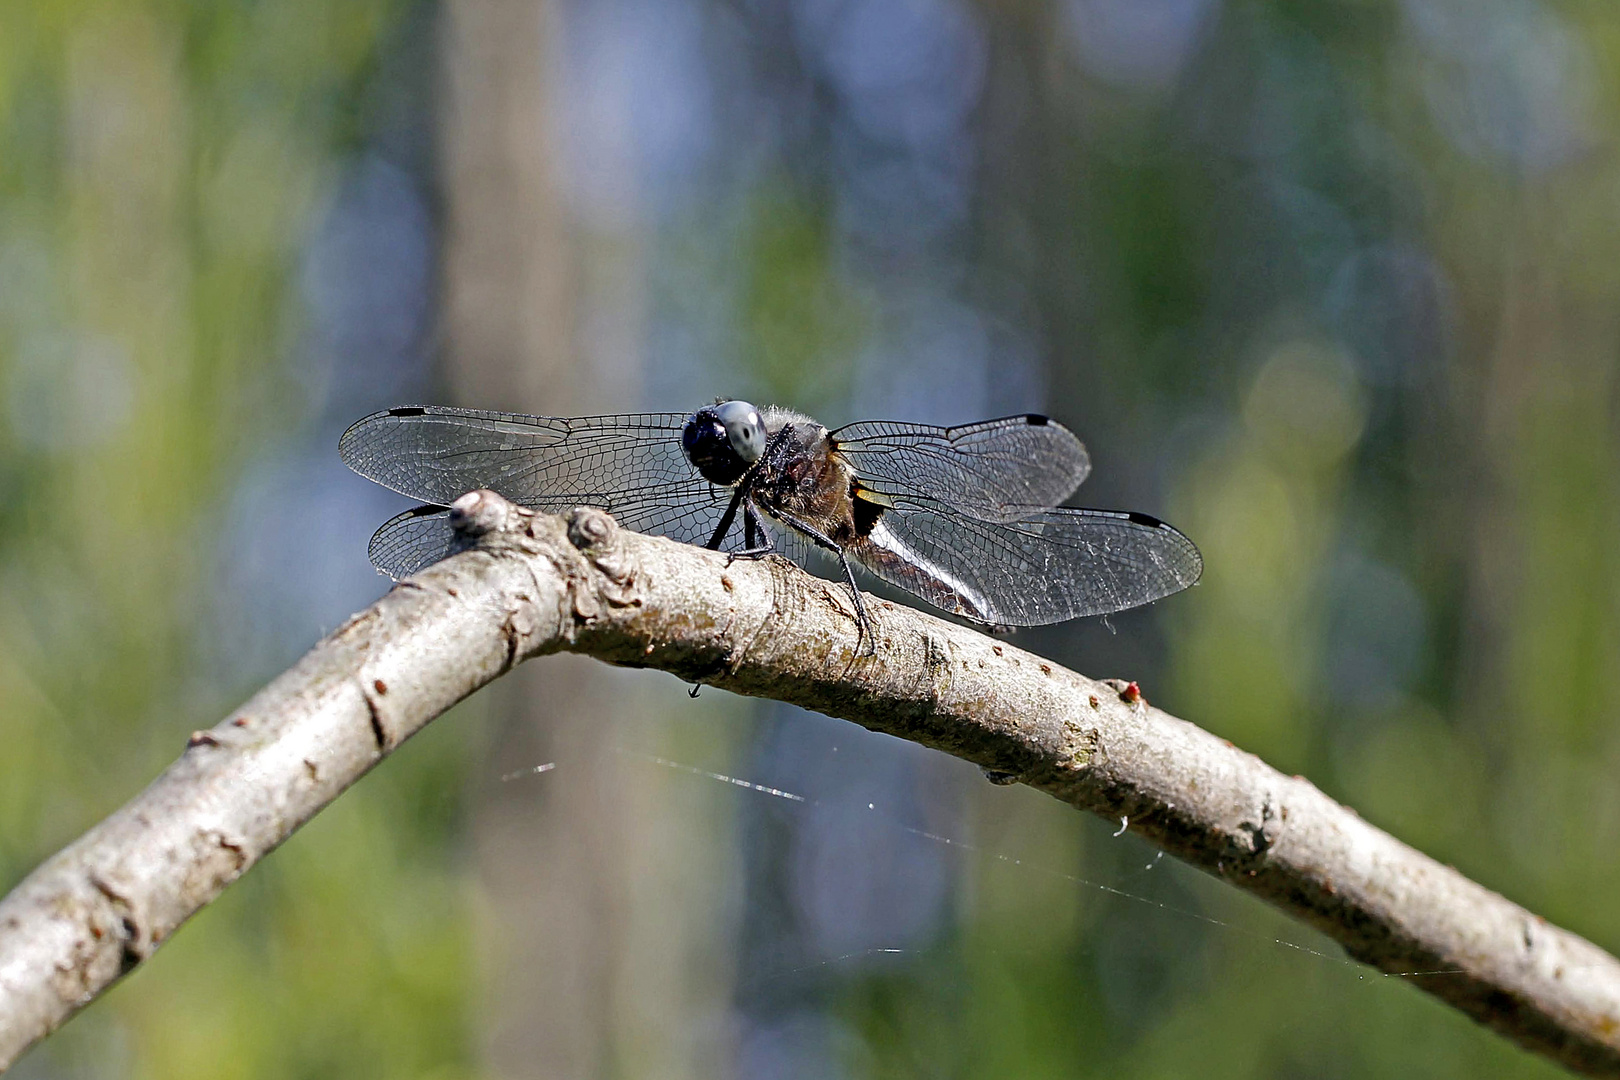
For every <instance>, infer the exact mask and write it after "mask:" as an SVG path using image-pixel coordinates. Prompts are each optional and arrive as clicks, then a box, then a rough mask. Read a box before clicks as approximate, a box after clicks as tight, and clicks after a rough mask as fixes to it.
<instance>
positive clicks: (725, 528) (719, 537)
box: [703, 484, 743, 551]
mask: <svg viewBox="0 0 1620 1080" xmlns="http://www.w3.org/2000/svg"><path fill="white" fill-rule="evenodd" d="M742 500H743V489H742V485H741V484H739V485H737V490H736V491H735V492H733V493H732V496H731V503H730V504H729V505H728V506H727V507H726V512H725V513H724V514H721V515H720V524H719V525H717V526H715V530H714V535H713V536H711V537H709V542H708V543H707V544H705V545H703V546H704V547H707V548H709V549H711V550H713V551H718V550H720V545H721V544H722V543H723V542H724V541H725V539H726V533H728V532H730V531H731V523H732V522H734V521H736V520H737V507H739V506H741V505H742Z"/></svg>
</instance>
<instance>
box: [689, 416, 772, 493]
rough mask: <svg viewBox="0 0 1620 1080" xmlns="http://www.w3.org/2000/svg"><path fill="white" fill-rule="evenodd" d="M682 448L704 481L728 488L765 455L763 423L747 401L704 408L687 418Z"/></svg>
mask: <svg viewBox="0 0 1620 1080" xmlns="http://www.w3.org/2000/svg"><path fill="white" fill-rule="evenodd" d="M681 449H683V450H685V451H686V459H687V460H688V461H690V462H691V463H692V464H693V465H694V466H696V468H697V471H698V472H700V473H702V474H703V478H704V479H705V480H708V481H710V482H711V483H715V484H721V485H724V486H726V487H730V486H731V485H732V484H735V483H736V482H737V481H739V480H741V479H742V476H743V473H745V472H747V471H748V466H750V465H752V464H753V463H754V462H756V461H758V460H759V456H760V455H761V454H763V453H764V452H765V422H764V421H763V420H761V419H760V416H759V410H758V409H756V408H754V407H753V406H752V405H750V404H748V402H746V401H722V402H719V403H718V404H715V405H705V406H704V407H703V408H701V409H699V410H698V411H697V412H695V413H693V414H692V415H691V416H688V417H687V418H686V425H685V426H684V427H683V428H682V429H681Z"/></svg>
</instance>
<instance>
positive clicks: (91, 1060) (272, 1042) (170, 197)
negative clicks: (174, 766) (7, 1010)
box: [0, 0, 474, 1078]
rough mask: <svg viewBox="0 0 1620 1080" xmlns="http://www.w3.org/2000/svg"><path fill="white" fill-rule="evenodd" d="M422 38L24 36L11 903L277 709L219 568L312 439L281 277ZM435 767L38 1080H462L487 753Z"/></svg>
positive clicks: (224, 25)
mask: <svg viewBox="0 0 1620 1080" xmlns="http://www.w3.org/2000/svg"><path fill="white" fill-rule="evenodd" d="M408 12H409V8H408V6H407V5H404V4H401V3H397V2H392V0H358V2H354V3H343V4H326V3H303V2H293V3H282V2H278V3H247V2H242V3H236V2H223V3H208V4H176V3H168V2H164V0H152V2H146V0H125V2H118V3H73V2H63V3H42V4H7V5H5V6H4V8H3V10H0V404H3V405H4V415H3V419H0V747H3V748H4V749H3V751H0V881H3V882H5V883H7V884H8V885H9V884H10V883H13V882H15V881H17V880H18V879H20V878H21V877H22V875H23V874H24V873H25V872H27V871H28V870H29V869H30V868H31V867H32V866H33V865H34V864H35V863H36V862H37V861H38V860H40V859H41V858H43V857H44V856H45V855H47V854H48V853H49V852H50V851H52V850H53V849H55V848H56V847H58V846H60V845H61V844H63V843H65V842H67V841H68V840H70V839H72V837H73V836H74V835H75V834H76V833H78V832H80V831H81V830H83V829H85V828H86V827H88V826H89V825H91V824H92V823H93V822H94V821H95V820H97V819H98V818H99V817H101V816H102V815H104V814H106V813H108V812H110V811H111V810H112V809H114V808H115V807H116V806H117V805H118V804H119V803H121V802H122V801H124V800H125V799H126V798H128V797H129V796H130V795H131V794H132V793H133V792H135V791H136V790H138V789H139V788H140V787H141V786H142V785H143V784H144V783H146V782H147V781H148V780H149V779H150V778H151V777H152V776H153V775H155V774H156V773H157V772H158V771H159V770H160V769H161V768H162V767H163V766H164V765H166V764H167V763H168V762H169V761H170V760H172V759H173V758H174V757H175V755H176V754H177V752H178V751H179V750H180V749H181V748H182V747H183V745H184V741H185V736H186V732H187V731H188V730H190V729H192V728H195V727H201V726H207V725H209V724H212V723H213V722H215V721H216V720H217V719H218V718H219V717H220V716H222V715H223V714H224V712H225V710H227V709H229V708H230V707H232V706H233V705H234V704H235V703H236V702H237V701H239V700H241V698H242V697H243V696H245V695H246V693H248V692H250V691H251V690H252V689H254V688H255V687H254V685H252V684H247V685H239V684H233V678H232V677H231V676H226V677H225V678H223V679H221V678H219V677H218V676H217V674H213V673H211V672H210V671H209V670H206V669H200V668H199V659H198V658H199V650H198V637H199V634H201V633H202V630H201V627H202V626H204V625H206V624H207V618H208V614H209V607H208V596H207V592H208V589H209V588H210V583H211V571H210V567H211V566H212V565H213V559H212V557H211V556H210V555H209V554H208V553H209V552H210V551H212V550H213V544H214V543H215V541H216V539H217V536H218V534H219V531H220V523H219V520H218V519H219V515H220V508H221V506H222V505H224V503H225V498H226V496H227V495H228V494H229V492H230V489H231V486H232V484H233V483H234V482H235V480H236V477H237V472H238V469H239V467H240V465H241V462H242V461H243V459H244V458H245V457H246V455H247V454H248V453H249V452H250V451H251V450H252V448H253V447H254V446H255V445H256V444H257V443H259V442H261V441H263V440H264V439H267V438H269V437H271V436H273V435H275V434H277V425H282V426H285V425H287V424H289V423H290V424H297V423H298V422H299V421H300V416H301V414H300V411H299V408H298V405H299V399H298V396H297V394H296V392H295V390H294V388H293V387H292V386H291V385H290V383H289V380H288V376H287V374H286V373H285V372H284V371H283V366H284V365H283V359H284V355H285V353H286V350H287V349H288V347H289V344H290V342H291V341H292V340H293V338H292V335H291V333H290V331H291V330H292V329H295V327H294V326H290V325H289V317H290V315H289V313H294V314H295V313H296V311H297V307H296V305H294V304H292V303H291V302H290V298H289V291H290V288H291V284H290V283H291V276H292V273H293V269H294V265H295V263H296V260H297V257H298V255H299V253H300V249H301V246H302V245H303V244H304V243H305V240H306V237H307V236H308V234H309V231H310V229H311V226H312V218H313V216H314V215H315V214H316V212H317V211H318V209H319V207H320V205H321V202H322V200H323V198H324V197H325V195H326V193H327V192H328V190H329V188H330V186H331V184H332V182H333V180H334V176H335V173H336V171H337V169H338V168H339V167H340V165H341V163H342V161H343V158H344V155H345V154H346V153H349V152H352V150H353V149H354V148H355V146H356V145H357V143H358V141H359V140H360V139H361V137H362V134H363V131H364V129H365V127H366V125H367V123H368V117H367V112H366V110H367V106H368V97H367V86H368V83H369V80H370V79H371V78H372V75H373V73H374V71H375V70H376V69H377V67H378V65H379V63H380V57H381V56H383V55H384V54H386V52H387V51H388V50H390V49H392V48H397V42H398V37H399V34H400V30H401V26H402V25H403V23H404V21H405V16H406V15H407V14H408ZM272 406H275V407H272ZM244 617H247V618H251V615H250V614H248V613H244ZM264 674H268V673H256V674H255V675H253V676H252V677H253V678H254V679H258V678H260V677H262V676H263V675H264ZM460 738H461V739H464V738H465V732H463V733H461V735H460ZM422 742H423V745H422V746H421V747H420V748H419V749H418V748H416V747H413V748H411V749H409V750H407V751H405V752H404V753H403V754H402V755H400V760H398V761H397V762H395V763H394V767H391V768H390V769H388V770H387V771H386V773H385V774H384V775H381V776H378V777H376V778H375V780H374V781H372V782H368V783H366V784H365V785H362V787H361V788H360V789H358V790H357V791H355V792H354V793H353V795H352V796H350V797H346V798H344V799H343V800H341V804H340V805H339V806H336V807H334V808H333V811H332V812H331V813H329V814H326V815H323V816H322V817H321V819H320V820H319V821H318V822H316V823H315V824H313V825H312V826H311V827H310V828H309V829H307V830H305V831H304V832H303V833H302V834H301V835H300V836H299V838H298V840H297V842H296V843H294V844H292V845H289V846H288V847H287V848H286V850H284V851H282V852H280V853H278V854H276V855H274V856H272V857H271V858H270V859H268V860H267V861H266V862H265V864H264V865H263V866H261V867H259V868H258V869H256V870H255V872H254V873H253V874H251V875H249V876H248V877H247V878H246V879H245V880H244V881H243V882H241V883H240V885H239V886H238V887H236V888H234V889H232V890H230V892H229V894H228V895H227V896H226V897H225V898H224V899H223V900H222V901H221V902H220V903H219V904H217V905H214V906H212V907H210V908H209V909H208V910H207V911H205V912H203V913H202V914H201V915H200V916H198V918H197V919H196V920H195V921H194V924H193V925H190V926H188V927H187V928H186V929H185V931H184V932H182V933H180V934H179V935H178V936H177V938H176V939H175V941H174V942H173V944H172V945H170V946H169V947H167V948H165V949H164V950H163V951H162V952H161V953H160V954H159V955H158V957H157V958H156V959H155V961H154V962H152V963H151V964H148V965H146V966H145V967H144V968H143V969H142V970H140V971H139V972H137V973H135V974H134V975H133V976H132V977H130V978H129V979H128V980H127V981H126V982H125V983H124V984H122V985H120V986H119V987H118V988H117V989H115V990H114V991H113V992H112V993H111V994H110V995H109V996H108V997H107V999H106V1000H105V1001H103V1002H101V1003H99V1004H98V1005H97V1006H96V1007H95V1008H94V1009H92V1010H90V1012H89V1013H88V1014H87V1015H85V1016H84V1017H82V1018H80V1019H78V1020H76V1021H75V1022H73V1023H72V1024H70V1025H69V1026H68V1027H67V1028H66V1029H65V1030H64V1031H63V1032H62V1033H61V1034H60V1035H58V1036H57V1037H55V1038H54V1039H52V1040H51V1041H50V1043H49V1044H48V1045H47V1046H45V1047H43V1048H41V1049H39V1050H38V1051H36V1052H35V1053H34V1054H33V1055H32V1056H31V1057H30V1058H29V1059H28V1060H27V1061H26V1062H25V1063H24V1064H22V1065H20V1066H19V1067H18V1069H17V1073H18V1075H25V1076H26V1075H32V1076H47V1075H105V1076H112V1075H119V1076H142V1077H164V1078H177V1077H186V1076H196V1077H204V1076H206V1077H224V1076H237V1077H253V1076H263V1077H287V1076H312V1077H313V1076H389V1077H397V1076H436V1077H453V1076H460V1075H469V1074H470V1073H471V1071H472V1065H471V1045H472V1032H471V1029H470V1027H469V1025H468V1022H467V1017H468V1015H469V1011H470V1006H469V1004H468V1002H469V1001H470V1000H471V998H472V996H473V995H472V987H473V985H474V983H473V970H474V963H473V961H472V959H471V956H472V952H471V947H470V946H471V941H470V939H471V935H472V923H471V920H470V912H471V901H472V897H471V896H470V895H469V893H468V890H467V887H466V885H465V884H464V882H463V879H462V878H460V877H458V876H457V875H455V874H453V873H451V872H450V868H451V863H452V860H453V859H454V853H455V851H456V848H455V846H454V845H453V844H452V843H451V841H450V837H451V834H452V833H453V832H455V831H456V829H457V827H458V816H457V815H458V806H459V803H458V793H459V790H460V786H461V775H462V770H463V763H464V761H465V753H466V750H465V747H464V746H463V745H462V744H461V742H459V741H458V740H457V739H452V738H451V737H450V732H448V731H446V732H445V733H444V734H442V735H441V734H439V733H433V734H430V735H429V736H427V737H426V738H425V739H424V740H423V741H422Z"/></svg>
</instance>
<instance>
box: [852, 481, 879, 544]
mask: <svg viewBox="0 0 1620 1080" xmlns="http://www.w3.org/2000/svg"><path fill="white" fill-rule="evenodd" d="M849 503H850V510H851V511H852V516H853V517H854V518H855V535H856V536H870V535H871V534H872V529H873V527H874V526H876V525H877V523H878V518H880V517H882V516H883V507H881V506H879V505H878V504H877V503H873V502H867V501H866V500H865V499H863V498H861V486H860V485H859V484H851V485H849Z"/></svg>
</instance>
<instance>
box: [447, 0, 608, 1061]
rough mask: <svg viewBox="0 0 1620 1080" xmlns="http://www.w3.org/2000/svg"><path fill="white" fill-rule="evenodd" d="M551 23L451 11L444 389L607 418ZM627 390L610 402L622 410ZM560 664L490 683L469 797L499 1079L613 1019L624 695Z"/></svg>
mask: <svg viewBox="0 0 1620 1080" xmlns="http://www.w3.org/2000/svg"><path fill="white" fill-rule="evenodd" d="M561 16H562V12H561V10H560V7H559V5H557V4H554V3H550V2H547V0H452V2H451V3H449V4H448V5H447V7H446V10H445V14H444V23H443V26H442V36H441V45H440V54H441V73H440V78H441V80H442V81H441V94H440V100H441V112H440V117H439V130H440V153H441V168H442V178H443V186H444V207H445V217H446V220H445V248H444V254H443V266H444V281H443V290H444V291H443V303H444V319H445V328H446V335H445V339H446V350H445V356H444V361H443V362H444V365H445V371H446V375H447V379H446V381H447V384H448V387H449V389H450V391H451V394H452V397H453V398H454V399H455V400H456V401H457V402H458V403H461V404H465V405H469V406H476V407H481V408H495V409H507V410H516V411H524V412H534V413H545V414H563V415H567V414H577V413H580V412H586V411H592V410H596V409H600V408H604V407H611V406H609V405H608V403H607V401H606V400H605V397H604V394H603V388H602V387H601V386H600V385H599V382H600V381H601V380H599V379H597V378H595V377H593V376H594V374H595V372H594V370H593V365H592V364H591V363H589V362H588V360H587V358H586V357H584V356H583V355H582V350H581V348H580V346H579V340H578V336H577V330H578V328H579V327H580V325H581V323H582V321H583V319H582V314H581V311H582V306H583V305H584V304H585V303H586V302H587V292H588V291H590V290H588V288H587V285H586V282H587V281H588V280H590V281H596V282H597V283H598V288H599V287H600V275H592V274H591V273H590V269H589V266H588V262H589V259H590V252H589V244H588V239H589V238H588V237H585V236H583V235H581V232H580V230H579V229H578V227H577V226H576V224H575V222H574V221H573V219H572V217H571V215H570V213H569V207H568V205H567V203H566V201H565V199H564V193H563V191H562V190H561V188H560V186H559V181H560V175H559V174H560V170H559V169H558V165H557V158H558V143H559V132H558V131H556V130H555V129H556V127H557V124H556V117H557V115H558V109H557V107H556V103H555V101H554V100H553V98H554V94H555V90H556V87H557V85H558V82H559V80H558V79H557V78H556V77H555V76H554V74H553V73H552V72H550V71H549V70H548V67H549V65H550V63H551V61H552V60H553V59H554V58H555V57H557V56H559V55H560V54H561V52H562V45H561V42H560V40H559V36H560V33H561V26H560V23H561ZM621 280H622V275H621ZM609 291H612V290H611V288H610V289H609ZM597 299H598V302H602V298H600V297H598V298H597ZM621 344H622V343H621ZM633 389H634V388H633V387H627V386H614V387H613V388H612V392H613V394H614V396H615V399H616V400H618V401H620V402H623V401H624V400H627V398H624V397H620V396H619V395H621V394H623V395H632V396H633ZM566 661H567V662H565V663H558V664H548V665H534V666H533V667H531V668H529V669H527V670H524V671H521V672H518V673H516V677H515V678H513V679H511V680H509V683H508V685H506V686H504V687H502V688H501V689H500V692H499V693H498V694H497V696H496V698H495V702H494V705H493V707H494V709H495V710H496V711H497V714H498V719H497V721H496V723H495V724H494V725H493V742H492V744H491V748H490V751H489V758H488V761H487V762H486V765H485V767H484V768H483V769H482V770H481V776H480V780H479V781H478V787H477V790H476V793H475V794H474V796H473V806H474V814H475V825H474V831H475V835H476V842H477V858H478V861H479V876H480V878H481V880H482V882H483V886H484V889H485V895H486V898H487V900H488V902H489V905H490V908H489V911H488V922H487V924H486V925H485V927H484V928H483V935H482V938H483V962H484V964H485V973H484V978H483V985H484V992H485V994H486V999H485V1002H484V1009H483V1012H482V1017H483V1023H484V1024H485V1040H486V1042H485V1055H486V1060H487V1061H488V1063H489V1065H490V1066H491V1068H492V1071H493V1073H494V1074H495V1075H500V1076H507V1077H519V1076H537V1077H553V1076H592V1075H599V1074H601V1073H603V1072H604V1071H606V1070H607V1069H608V1068H609V1067H610V1061H611V1058H612V1055H613V1043H614V1038H613V1026H614V1018H615V1016H616V1014H619V1013H621V1012H622V1010H621V1009H618V1008H616V1002H617V1001H618V999H619V998H620V997H621V996H622V992H621V990H620V988H619V987H618V986H616V984H615V982H616V980H615V973H616V972H619V971H623V970H624V969H625V967H626V965H625V963H624V953H625V944H626V936H627V932H628V928H627V923H626V915H625V903H624V900H623V898H624V897H625V896H626V894H627V887H628V885H629V882H628V880H627V879H628V878H629V877H630V875H631V870H632V868H631V867H630V866H629V865H628V862H627V853H628V850H629V846H628V840H629V838H630V837H631V836H632V833H631V827H632V825H633V822H631V821H630V820H629V819H630V817H631V815H632V814H633V813H634V808H633V807H632V805H631V803H630V801H629V800H626V799H623V798H620V797H618V791H619V790H621V789H622V787H623V785H622V784H619V783H617V782H615V779H614V774H615V772H616V771H619V770H622V768H623V767H624V766H623V764H622V763H621V762H619V761H617V760H616V759H615V758H614V756H613V755H612V753H611V750H610V748H609V746H608V742H609V740H610V739H611V738H612V734H611V732H612V726H611V723H609V722H607V721H608V719H609V718H611V717H612V716H613V714H614V713H616V712H620V711H623V710H622V709H621V708H618V707H617V706H620V705H622V703H623V699H624V694H625V693H626V692H627V691H626V689H625V680H624V677H623V675H622V674H619V673H615V672H610V671H608V670H606V669H604V668H603V666H602V665H600V664H593V663H591V662H590V661H589V660H587V659H584V658H579V657H568V658H566ZM554 760H555V761H559V762H563V763H564V765H565V767H563V768H561V769H559V770H557V771H556V772H554V773H552V774H550V775H548V776H546V777H544V779H543V780H541V779H539V778H536V779H534V780H531V781H527V782H519V783H504V784H503V783H501V782H500V781H499V780H498V777H499V776H501V775H502V774H504V773H507V772H510V771H512V770H514V769H518V768H522V767H523V766H525V765H533V764H539V763H541V762H546V761H554Z"/></svg>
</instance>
